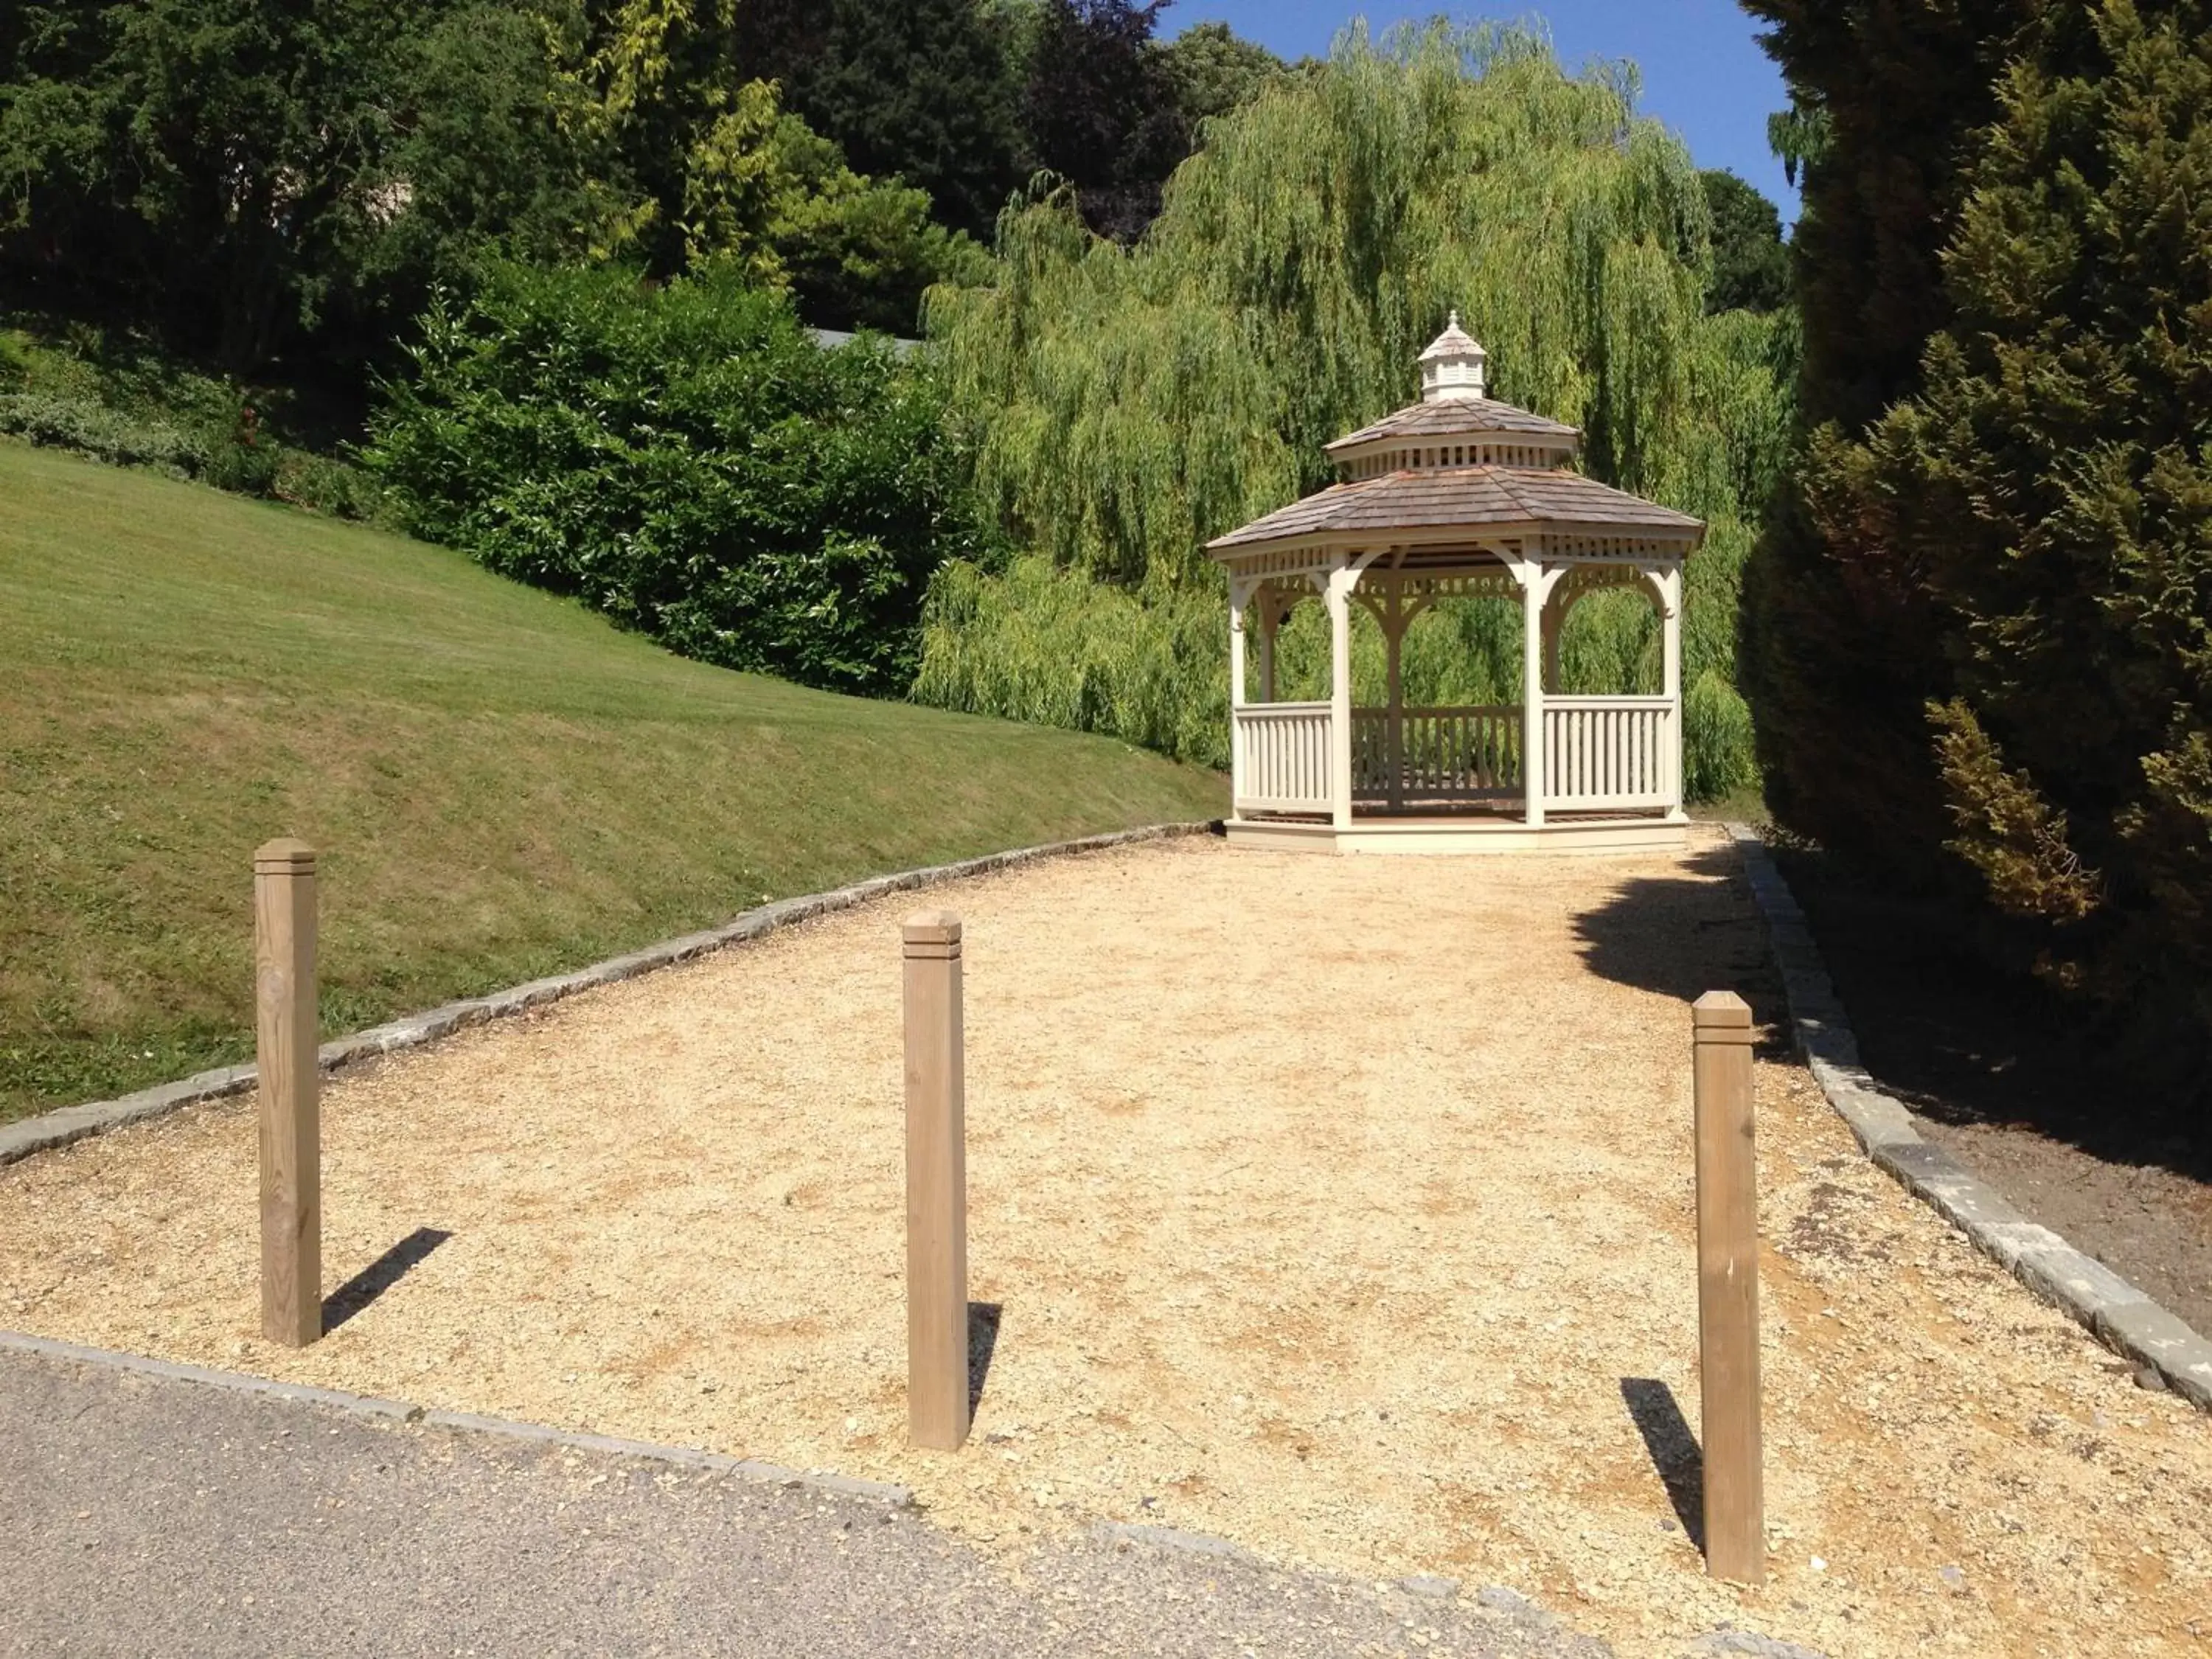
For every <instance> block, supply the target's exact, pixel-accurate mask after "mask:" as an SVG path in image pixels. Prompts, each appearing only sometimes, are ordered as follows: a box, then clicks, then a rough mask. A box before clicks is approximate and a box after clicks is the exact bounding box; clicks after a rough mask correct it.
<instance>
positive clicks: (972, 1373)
mask: <svg viewBox="0 0 2212 1659" xmlns="http://www.w3.org/2000/svg"><path fill="white" fill-rule="evenodd" d="M1004 1311H1005V1310H1004V1309H1003V1308H1002V1307H1001V1306H1000V1304H998V1303H996V1302H970V1303H969V1304H968V1419H969V1421H970V1422H971V1423H972V1422H973V1421H975V1408H976V1407H978V1406H980V1405H981V1404H982V1403H983V1384H984V1383H985V1382H986V1381H987V1379H988V1378H989V1376H990V1375H991V1356H992V1355H993V1354H994V1353H996V1352H998V1350H999V1317H1000V1314H1002V1313H1003V1312H1004Z"/></svg>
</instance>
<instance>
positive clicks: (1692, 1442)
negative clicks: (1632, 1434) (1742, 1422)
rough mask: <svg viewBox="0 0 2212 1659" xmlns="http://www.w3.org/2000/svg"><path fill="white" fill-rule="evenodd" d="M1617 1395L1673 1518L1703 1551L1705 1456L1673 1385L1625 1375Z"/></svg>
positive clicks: (1646, 1377)
mask: <svg viewBox="0 0 2212 1659" xmlns="http://www.w3.org/2000/svg"><path fill="white" fill-rule="evenodd" d="M1620 1398H1621V1401H1622V1403H1623V1404H1625V1405H1626V1407H1628V1415H1629V1418H1630V1419H1631V1420H1632V1421H1633V1422H1634V1423H1635V1425H1636V1431H1637V1432H1638V1434H1640V1435H1642V1436H1643V1437H1644V1450H1645V1451H1647V1452H1649V1453H1650V1455H1651V1467H1652V1468H1655V1469H1656V1470H1657V1471H1658V1472H1659V1481H1660V1484H1661V1485H1662V1486H1665V1487H1666V1488H1667V1501H1668V1503H1670V1504H1673V1505H1674V1518H1675V1519H1676V1520H1678V1521H1680V1522H1681V1523H1682V1530H1683V1531H1684V1532H1686V1533H1687V1534H1689V1535H1690V1541H1691V1542H1692V1544H1695V1545H1696V1546H1697V1547H1698V1551H1699V1553H1700V1554H1703V1553H1705V1453H1704V1452H1703V1451H1701V1450H1699V1447H1698V1437H1697V1436H1696V1435H1694V1434H1692V1433H1691V1432H1690V1424H1689V1419H1686V1418H1685V1417H1684V1416H1683V1415H1682V1408H1681V1407H1680V1405H1679V1404H1677V1403H1676V1401H1675V1399H1674V1389H1670V1388H1668V1386H1667V1385H1666V1384H1665V1383H1662V1382H1661V1381H1660V1380H1659V1379H1658V1378H1657V1377H1656V1376H1624V1377H1622V1378H1621V1379H1620Z"/></svg>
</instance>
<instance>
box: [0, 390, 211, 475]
mask: <svg viewBox="0 0 2212 1659" xmlns="http://www.w3.org/2000/svg"><path fill="white" fill-rule="evenodd" d="M0 432H5V433H8V434H9V435H11V436H14V437H17V438H21V439H23V440H25V441H27V442H30V443H34V444H46V445H51V446H52V447H55V448H58V449H73V450H75V451H76V452H77V453H79V454H82V455H89V456H91V457H92V458H93V459H95V460H102V461H107V462H110V463H112V465H117V466H147V467H152V468H153V469H154V470H155V471H159V472H166V473H167V474H169V476H170V477H177V478H192V477H198V476H199V474H200V472H201V471H203V469H204V468H205V466H206V465H207V459H208V447H207V443H206V441H205V439H204V437H203V436H202V435H200V434H198V433H195V432H190V431H186V430H185V429H184V428H179V427H177V426H173V425H172V424H170V423H169V422H167V421H162V420H158V419H152V420H149V419H147V418H145V417H143V416H136V415H131V414H127V413H125V412H124V411H123V410H115V409H110V408H108V407H106V405H105V404H100V403H96V402H91V401H88V400H87V399H84V398H64V397H56V396H53V395H52V394H51V393H46V392H10V393H8V394H5V395H0Z"/></svg>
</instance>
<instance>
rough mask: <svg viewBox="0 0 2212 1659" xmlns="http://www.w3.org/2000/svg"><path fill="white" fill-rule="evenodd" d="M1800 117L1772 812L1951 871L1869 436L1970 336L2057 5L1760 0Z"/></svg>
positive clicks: (1934, 635) (1898, 569)
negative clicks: (1966, 293) (2018, 76)
mask: <svg viewBox="0 0 2212 1659" xmlns="http://www.w3.org/2000/svg"><path fill="white" fill-rule="evenodd" d="M1743 4H1744V6H1745V9H1747V10H1748V11H1750V12H1751V13H1753V15H1755V16H1758V17H1760V18H1763V19H1765V20H1766V21H1768V22H1769V23H1771V25H1772V27H1771V30H1770V31H1769V32H1768V33H1766V34H1765V36H1763V37H1762V39H1763V40H1764V43H1765V46H1766V49H1767V51H1768V52H1769V53H1770V54H1771V56H1772V57H1773V58H1775V60H1776V61H1777V62H1778V64H1780V65H1781V67H1782V71H1783V74H1784V78H1785V79H1786V81H1787V82H1788V83H1789V86H1790V92H1791V95H1792V97H1793V99H1794V100H1795V102H1796V109H1795V111H1794V112H1793V114H1794V117H1795V118H1794V119H1793V120H1792V121H1790V123H1788V124H1786V125H1788V126H1789V128H1790V131H1791V133H1792V134H1794V135H1795V142H1796V146H1797V148H1796V155H1797V156H1798V159H1799V161H1801V162H1802V165H1803V167H1804V195H1803V203H1802V211H1801V213H1800V216H1799V218H1798V222H1797V228H1796V236H1795V238H1794V239H1793V242H1792V267H1793V272H1794V278H1795V283H1796V297H1797V303H1798V307H1799V311H1800V313H1801V316H1802V324H1803V359H1802V373H1801V377H1800V381H1799V398H1798V403H1799V410H1800V418H1801V419H1802V421H1803V422H1804V424H1805V427H1806V428H1807V439H1806V447H1805V453H1804V455H1803V457H1802V462H1801V465H1800V466H1799V467H1798V468H1797V470H1796V475H1795V477H1793V478H1792V479H1791V480H1790V481H1789V482H1787V483H1785V484H1784V487H1783V488H1782V489H1780V490H1778V492H1777V495H1776V498H1775V501H1774V503H1773V505H1772V507H1771V510H1770V517H1769V522H1768V524H1767V526H1766V528H1765V533H1764V534H1763V535H1762V537H1761V538H1760V542H1759V548H1758V550H1757V552H1756V553H1755V554H1754V556H1753V559H1752V560H1751V562H1750V563H1749V565H1748V566H1747V569H1746V572H1745V579H1744V608H1745V614H1744V641H1743V648H1742V652H1741V663H1742V672H1743V677H1744V690H1745V692H1746V694H1747V696H1748V697H1749V699H1750V701H1751V703H1752V708H1753V712H1754V714H1755V715H1756V716H1757V720H1758V730H1759V758H1760V762H1761V764H1762V768H1763V770H1764V772H1765V781H1766V795H1767V802H1768V805H1769V806H1770V807H1771V809H1772V811H1774V813H1775V815H1776V816H1777V817H1778V818H1779V819H1780V820H1781V821H1782V822H1783V823H1784V824H1786V825H1788V826H1789V827H1790V828H1791V829H1796V830H1798V831H1800V832H1802V833H1804V834H1807V835H1809V836H1813V837H1814V838H1815V839H1817V840H1820V841H1821V842H1825V843H1826V844H1828V845H1829V846H1831V847H1832V848H1836V849H1838V850H1839V851H1842V852H1844V853H1846V854H1851V855H1855V856H1857V857H1859V858H1861V859H1863V860H1868V861H1870V862H1876V863H1881V864H1884V865H1887V866H1891V867H1893V868H1903V869H1906V870H1917V871H1919V872H1923V873H1932V872H1933V871H1934V869H1935V867H1936V860H1937V859H1938V858H1939V856H1940V855H1939V854H1938V852H1937V849H1938V848H1939V847H1940V844H1941V842H1942V837H1943V834H1944V822H1945V820H1944V817H1943V813H1942V801H1941V796H1940V793H1939V790H1938V788H1937V784H1936V774H1935V767H1934V763H1933V760H1932V757H1931V755H1930V752H1929V742H1928V730H1927V724H1926V720H1925V717H1924V714H1923V708H1924V705H1925V704H1926V702H1927V701H1928V699H1929V697H1931V696H1939V697H1940V696H1946V695H1948V690H1949V685H1950V680H1949V675H1948V666H1947V665H1946V663H1945V660H1944V658H1943V653H1942V647H1941V633H1940V628H1939V625H1938V623H1937V619H1936V617H1934V616H1933V615H1932V613H1931V610H1930V604H1931V602H1930V599H1929V596H1928V594H1927V592H1926V591H1925V589H1924V587H1923V584H1922V582H1921V580H1920V573H1919V572H1918V571H1917V569H1916V568H1914V567H1913V565H1912V563H1911V559H1910V557H1909V556H1907V555H1906V554H1905V552H1904V550H1902V549H1901V547H1900V545H1899V544H1898V542H1897V541H1896V540H1895V539H1894V538H1893V537H1892V536H1890V535H1889V534H1888V533H1887V520H1886V517H1885V513H1886V509H1887V503H1886V502H1884V501H1882V500H1881V499H1880V498H1879V496H1877V495H1871V494H1869V491H1868V489H1867V488H1866V480H1865V477H1864V467H1863V453H1862V452H1861V451H1859V450H1858V449H1857V440H1858V439H1859V438H1860V437H1861V436H1862V435H1863V433H1864V431H1865V429H1866V428H1867V426H1868V424H1869V422H1872V421H1874V420H1875V419H1876V418H1878V417H1879V416H1880V415H1881V411H1882V410H1883V409H1884V408H1886V407H1887V405H1888V404H1890V403H1891V402H1892V401H1893V400H1894V399H1896V398H1899V397H1902V396H1905V395H1909V394H1910V393H1911V392H1914V391H1915V390H1917V387H1918V386H1919V379H1920V357H1921V353H1922V351H1923V349H1924V348H1925V346H1926V343H1927V341H1928V338H1929V335H1931V334H1932V333H1934V332H1935V331H1936V330H1938V329H1940V328H1942V326H1944V325H1945V324H1947V323H1948V321H1949V320H1950V314H1951V313H1950V301H1949V300H1948V298H1947V297H1946V295H1944V292H1943V289H1942V270H1941V266H1940V264H1939V252H1940V250H1941V249H1942V246H1943V244H1944V241H1945V240H1946V239H1947V237H1948V234H1949V233H1950V231H1951V230H1952V228H1954V225H1955V224H1956V222H1957V217H1958V209H1959V204H1960V198H1961V196H1962V194H1963V190H1964V186H1963V184H1962V181H1961V177H1960V168H1961V167H1962V165H1963V164H1965V163H1966V162H1967V161H1971V159H1972V155H1973V147H1974V136H1975V134H1976V131H1977V130H1978V129H1979V128H1982V127H1984V126H1985V125H1988V124H1989V123H1990V121H1991V120H1993V119H1994V118H1995V117H1996V112H1997V87H1998V81H1999V77H2000V76H2001V75H2002V70H2003V67H2004V65H2005V64H2006V63H2007V61H2008V59H2009V58H2011V56H2012V55H2013V53H2014V52H2015V50H2016V48H2017V46H2018V45H2019V43H2020V41H2021V39H2022V32H2023V29H2024V28H2025V27H2026V26H2027V23H2028V22H2029V21H2031V20H2032V19H2033V16H2034V15H2035V14H2036V13H2037V12H2038V11H2039V9H2040V7H2041V4H2042V0H1743Z"/></svg>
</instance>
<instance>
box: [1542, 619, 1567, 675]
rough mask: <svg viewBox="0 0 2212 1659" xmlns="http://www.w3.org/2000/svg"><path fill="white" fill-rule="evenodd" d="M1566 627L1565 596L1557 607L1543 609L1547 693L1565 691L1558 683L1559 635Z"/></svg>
mask: <svg viewBox="0 0 2212 1659" xmlns="http://www.w3.org/2000/svg"><path fill="white" fill-rule="evenodd" d="M1566 625H1567V601H1566V596H1565V595H1562V596H1561V597H1560V599H1559V603H1558V604H1557V605H1546V606H1545V607H1544V690H1547V691H1563V690H1565V689H1566V688H1565V686H1564V685H1562V684H1560V683H1559V635H1560V634H1561V633H1563V632H1564V631H1565V629H1566Z"/></svg>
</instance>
